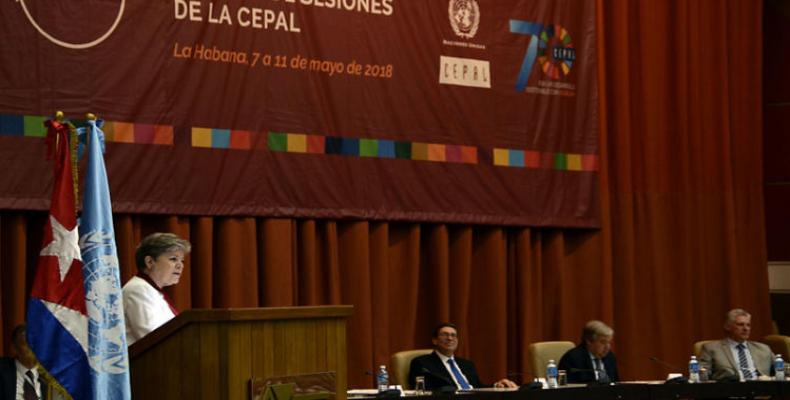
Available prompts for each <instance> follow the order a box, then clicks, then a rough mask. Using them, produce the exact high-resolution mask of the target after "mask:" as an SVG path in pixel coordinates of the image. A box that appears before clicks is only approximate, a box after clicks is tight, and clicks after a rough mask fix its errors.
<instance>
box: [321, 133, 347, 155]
mask: <svg viewBox="0 0 790 400" xmlns="http://www.w3.org/2000/svg"><path fill="white" fill-rule="evenodd" d="M325 143H326V154H343V138H339V137H327V138H326V141H325Z"/></svg>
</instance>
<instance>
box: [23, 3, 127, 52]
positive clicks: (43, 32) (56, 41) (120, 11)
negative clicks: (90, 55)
mask: <svg viewBox="0 0 790 400" xmlns="http://www.w3.org/2000/svg"><path fill="white" fill-rule="evenodd" d="M16 1H17V2H18V3H19V4H20V5H21V6H22V10H23V11H24V12H25V15H26V16H27V19H28V20H29V21H30V23H31V24H32V25H33V27H34V28H36V30H37V31H38V33H40V34H41V35H42V36H44V37H45V38H47V40H49V41H50V42H52V43H54V44H56V45H58V46H61V47H65V48H67V49H77V50H81V49H88V48H91V47H93V46H96V45H97V44H99V43H101V42H103V41H104V40H105V39H107V38H108V37H110V35H112V33H113V31H115V28H116V27H118V23H119V22H121V17H122V16H123V8H124V5H125V3H126V0H120V2H121V6H120V7H119V8H118V15H116V17H115V22H113V23H112V26H110V29H108V30H107V31H106V32H104V33H103V34H102V35H100V36H99V37H98V38H96V39H94V40H91V41H87V42H83V43H71V42H67V41H65V40H61V39H58V38H56V37H55V36H53V35H51V34H50V33H49V32H47V31H46V30H44V28H42V27H41V26H40V25H39V24H38V23H37V22H36V20H35V18H33V16H32V15H30V11H28V9H27V6H26V5H25V0H16Z"/></svg>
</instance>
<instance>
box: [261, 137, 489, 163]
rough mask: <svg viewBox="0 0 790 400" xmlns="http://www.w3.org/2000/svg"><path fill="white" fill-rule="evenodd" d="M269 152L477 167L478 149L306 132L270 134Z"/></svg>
mask: <svg viewBox="0 0 790 400" xmlns="http://www.w3.org/2000/svg"><path fill="white" fill-rule="evenodd" d="M268 146H269V150H271V151H277V152H288V153H310V154H331V155H342V156H351V157H370V158H394V159H403V160H420V161H436V162H451V163H463V164H477V162H478V159H477V147H474V146H462V145H453V144H439V143H421V142H404V141H396V140H387V139H360V138H350V137H338V136H321V135H307V134H303V133H283V132H269V138H268Z"/></svg>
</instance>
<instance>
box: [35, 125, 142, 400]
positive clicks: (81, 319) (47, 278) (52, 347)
mask: <svg viewBox="0 0 790 400" xmlns="http://www.w3.org/2000/svg"><path fill="white" fill-rule="evenodd" d="M48 124H49V127H50V131H51V132H56V133H55V134H56V135H57V136H56V138H57V139H56V141H55V145H56V162H55V185H54V186H55V187H54V189H53V191H52V204H51V207H50V218H49V222H48V223H47V226H46V227H45V231H44V244H43V246H42V250H41V254H40V256H39V261H38V269H37V271H36V276H35V280H34V283H33V290H32V292H31V299H30V302H29V303H28V312H27V323H28V329H27V332H28V341H29V343H30V347H31V349H32V350H33V352H34V353H35V354H36V356H37V357H38V359H39V361H40V362H41V365H42V366H43V367H44V368H45V369H46V370H47V372H48V374H49V375H50V377H51V378H53V379H54V381H55V382H53V383H55V384H56V387H58V386H59V387H60V389H62V390H63V391H64V392H65V393H67V394H68V395H69V396H71V397H72V398H74V399H76V400H81V399H131V390H130V386H129V362H128V354H127V350H126V328H125V323H124V318H123V302H122V298H121V285H120V271H119V268H118V257H117V252H116V247H115V233H114V230H113V225H112V210H111V206H110V192H109V186H108V184H107V173H106V171H105V168H104V158H103V155H102V148H103V141H104V138H103V133H102V132H101V130H100V129H99V127H100V126H101V122H99V123H98V124H97V123H96V121H89V122H88V124H89V126H88V128H87V129H86V128H81V129H80V130H79V131H80V134H81V135H82V136H83V139H84V140H86V143H87V146H86V147H87V154H88V161H87V168H86V174H85V189H84V196H83V197H84V202H83V214H82V218H81V221H80V224H79V227H78V225H77V221H76V215H75V211H74V210H75V207H74V205H75V198H74V191H73V181H72V174H71V165H70V154H69V147H68V140H67V137H68V128H65V127H64V126H63V125H62V124H59V123H58V122H48Z"/></svg>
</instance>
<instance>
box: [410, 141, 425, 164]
mask: <svg viewBox="0 0 790 400" xmlns="http://www.w3.org/2000/svg"><path fill="white" fill-rule="evenodd" d="M411 159H412V160H422V161H428V144H427V143H417V142H414V143H412V144H411Z"/></svg>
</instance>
